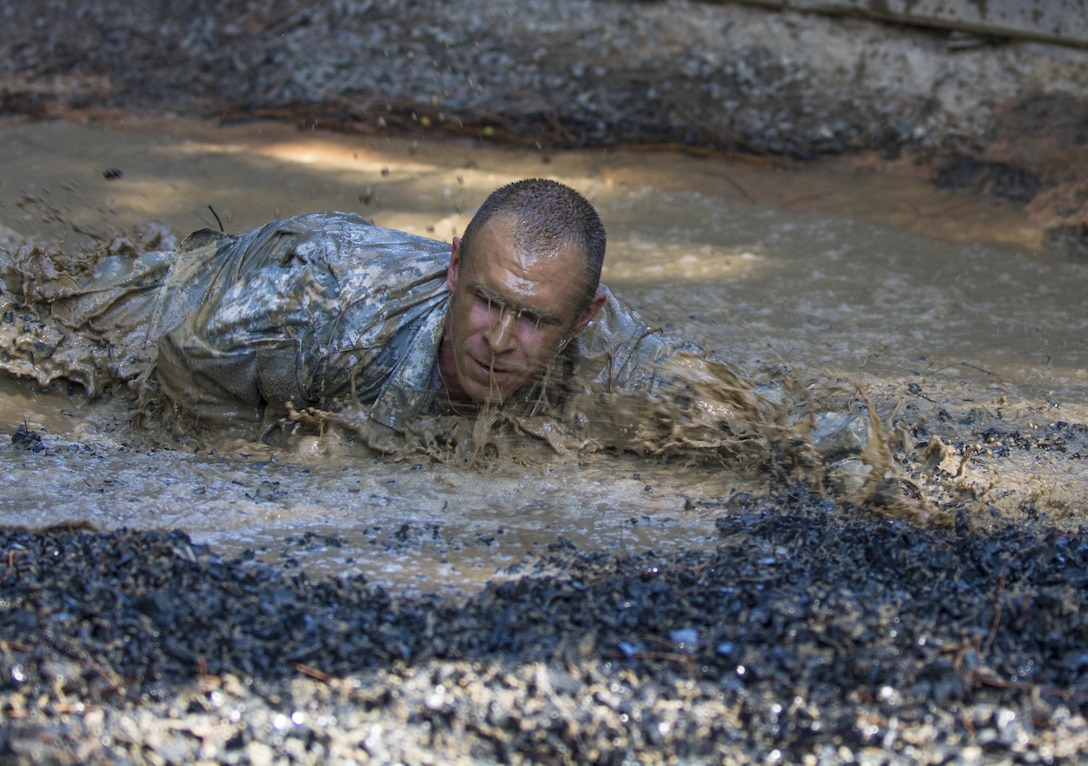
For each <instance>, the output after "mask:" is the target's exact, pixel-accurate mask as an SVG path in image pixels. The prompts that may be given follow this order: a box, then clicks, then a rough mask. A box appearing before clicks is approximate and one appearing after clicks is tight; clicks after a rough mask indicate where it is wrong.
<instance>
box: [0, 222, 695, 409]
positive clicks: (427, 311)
mask: <svg viewBox="0 0 1088 766" xmlns="http://www.w3.org/2000/svg"><path fill="white" fill-rule="evenodd" d="M449 254H450V246H449V244H447V243H443V242H439V241H437V240H431V239H427V238H423V237H418V236H415V235H412V234H408V233H406V232H402V231H397V230H393V229H387V228H382V227H378V226H374V225H372V224H371V223H369V222H368V221H366V220H364V219H363V218H361V217H359V216H356V215H353V214H345V213H314V214H308V215H303V216H299V217H296V218H291V219H286V220H282V221H273V222H271V223H268V224H266V225H264V226H262V227H260V228H258V229H256V230H254V231H252V232H249V233H247V234H242V235H227V234H221V233H218V232H214V231H211V230H208V229H204V230H201V231H198V232H195V233H194V234H192V235H190V236H189V237H188V238H186V239H185V240H184V241H183V242H182V243H181V245H180V246H179V247H178V248H177V250H176V252H175V253H174V254H173V255H172V256H170V257H167V255H166V254H165V253H147V254H145V255H143V256H142V257H140V258H138V259H136V260H134V261H132V262H130V263H128V264H118V263H112V264H109V268H99V269H98V270H97V271H96V272H95V273H94V274H93V275H92V276H91V278H90V279H88V280H84V281H82V282H81V281H79V280H73V279H71V278H69V277H68V276H66V275H60V276H58V277H55V278H53V279H51V280H45V281H39V282H34V281H33V280H31V282H32V283H33V284H34V285H36V289H37V292H36V293H35V294H34V296H33V297H34V298H35V299H36V300H37V301H39V302H41V303H44V304H47V305H48V306H49V309H50V312H51V317H50V321H51V322H54V323H56V322H59V323H60V324H61V325H63V326H64V327H67V328H72V329H77V330H84V329H86V328H88V327H94V328H96V329H95V338H96V341H97V342H99V343H100V344H101V343H105V342H106V341H107V338H108V331H109V329H110V328H111V327H112V328H113V329H114V330H115V331H116V332H118V333H120V335H123V336H124V337H126V338H129V339H130V340H132V341H133V342H132V343H130V344H129V347H128V348H127V349H126V352H127V354H128V356H129V357H132V358H133V359H135V360H137V361H134V362H133V363H132V364H133V368H132V369H133V371H136V370H137V368H138V367H139V364H140V363H141V362H142V363H143V364H145V365H147V367H148V369H147V371H146V372H145V373H144V377H153V378H154V379H156V380H157V382H158V385H159V386H160V387H161V391H162V393H163V394H164V395H165V396H166V397H167V399H168V400H169V401H170V402H172V403H173V404H174V405H175V406H176V407H178V408H179V409H181V410H182V411H185V412H188V413H190V414H192V415H194V416H196V417H197V418H199V419H202V420H206V421H208V420H211V421H214V420H238V421H243V422H253V421H256V420H259V419H260V418H262V417H263V416H264V411H265V408H266V407H267V406H269V405H272V406H273V407H275V408H283V407H285V406H286V405H287V404H288V403H291V404H292V405H293V406H294V407H296V408H301V407H306V406H317V407H321V408H326V409H335V408H336V406H337V405H338V404H343V403H345V402H361V403H363V404H366V405H369V415H370V417H371V418H372V419H373V420H375V421H376V422H379V423H382V424H384V425H387V426H390V427H394V428H399V427H402V426H404V425H405V424H406V423H408V422H410V421H411V420H412V419H414V418H417V417H419V416H420V415H421V414H424V413H427V412H432V411H435V410H441V409H443V407H444V406H446V407H448V406H452V405H450V404H449V403H448V401H447V402H443V397H442V396H436V393H437V392H438V390H439V388H440V387H439V386H438V385H436V383H437V375H436V374H435V363H436V359H437V354H438V349H439V346H440V344H441V341H442V336H443V331H444V327H445V320H446V315H447V311H448V308H449V293H448V291H447V288H446V282H445V279H446V269H447V266H448V264H449ZM601 290H602V292H603V293H604V294H605V296H606V303H605V305H604V307H603V308H602V310H601V311H600V312H599V314H598V315H597V317H596V318H595V319H594V320H593V321H592V322H591V323H590V324H589V326H588V327H587V328H586V329H585V330H584V331H583V332H582V333H581V334H580V335H579V336H577V337H576V338H574V339H572V340H571V341H569V342H568V343H567V344H566V345H565V346H564V347H563V349H562V350H561V351H560V353H559V355H558V357H557V358H556V360H555V362H554V364H553V365H551V366H550V367H549V368H548V369H546V370H544V371H543V373H542V374H541V376H540V377H539V379H538V380H537V381H535V382H534V383H533V384H532V385H530V386H527V387H526V388H525V389H523V390H522V391H521V392H519V394H518V395H517V396H516V397H514V401H511V402H508V406H511V407H515V408H519V409H520V410H521V411H522V412H533V411H539V410H540V409H541V408H543V407H545V406H557V405H559V404H560V403H561V401H562V400H563V399H564V398H565V397H566V396H568V395H569V394H571V393H572V392H575V391H582V392H584V391H588V390H594V391H604V392H612V391H617V390H649V389H652V388H654V387H655V386H656V385H658V384H659V383H660V380H659V378H658V375H659V371H660V369H661V368H660V363H661V362H662V361H663V360H664V359H666V358H667V357H669V356H670V354H672V353H673V352H674V351H676V350H679V349H688V350H692V349H693V348H694V347H691V346H689V345H688V344H684V343H682V342H680V341H677V340H675V339H672V338H669V337H667V336H665V335H663V334H662V333H660V332H658V331H656V330H654V329H653V328H651V327H649V326H648V325H646V324H645V323H644V322H643V321H642V320H641V319H640V318H639V316H638V315H637V314H636V313H635V312H633V311H631V310H629V309H627V308H625V307H624V306H622V305H621V304H620V303H619V302H618V301H617V300H616V299H615V297H614V296H613V295H612V294H611V292H609V291H608V290H607V288H604V287H602V288H601ZM141 333H142V337H141ZM75 345H78V344H75ZM134 348H135V349H137V350H138V353H136V352H133V349H134ZM41 355H42V356H48V355H49V353H48V349H44V350H42V351H41ZM11 356H12V354H9V353H8V351H7V349H6V348H5V352H4V359H3V363H4V366H5V368H6V369H8V370H9V371H12V372H16V373H19V374H27V366H28V365H27V363H26V360H25V359H24V360H22V361H23V364H22V365H18V364H12V363H11V362H12V360H11V359H9V357H11ZM93 361H95V362H98V363H100V362H102V359H101V356H98V357H95V358H94V360H93ZM111 363H112V364H116V360H115V359H114V360H113V361H112V362H111ZM30 366H32V367H33V366H34V361H33V360H32V361H31V362H30ZM119 377H122V378H124V377H126V375H125V374H121V375H119ZM128 377H131V375H129V376H128ZM83 378H84V379H85V380H87V381H93V380H94V376H93V375H92V374H90V373H88V374H85V375H84V376H83Z"/></svg>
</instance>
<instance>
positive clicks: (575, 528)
mask: <svg viewBox="0 0 1088 766" xmlns="http://www.w3.org/2000/svg"><path fill="white" fill-rule="evenodd" d="M0 154H2V155H3V156H4V157H5V162H4V167H3V170H2V173H3V175H2V179H0V222H2V223H3V224H4V225H5V226H6V227H8V228H9V229H10V230H11V231H12V232H14V233H15V234H17V235H22V236H24V237H35V238H39V239H57V238H63V239H64V240H65V242H66V243H67V246H69V247H79V246H87V245H88V244H89V243H90V242H92V241H94V240H99V239H103V238H107V237H109V236H111V234H112V232H113V231H115V230H117V229H118V228H120V227H124V226H127V225H131V224H133V223H135V222H137V221H140V220H156V221H161V222H163V223H166V224H168V225H169V226H171V227H172V228H173V229H174V230H175V231H176V232H177V233H178V234H179V235H180V234H184V233H187V232H188V231H190V230H192V229H195V228H198V227H200V226H206V225H212V226H214V225H215V219H214V215H213V213H212V212H211V210H210V209H209V207H208V206H209V205H211V206H212V207H213V208H214V211H215V213H216V214H218V216H219V217H220V218H221V219H222V221H223V224H224V226H225V228H226V229H227V230H228V231H244V230H246V229H249V228H251V227H254V226H256V225H259V224H260V223H263V222H265V221H266V220H269V219H271V218H275V217H282V216H287V215H292V214H295V213H300V212H305V211H311V210H320V209H340V210H352V211H360V212H362V213H363V215H365V216H367V217H369V218H371V219H372V220H374V221H375V222H376V223H378V224H381V225H385V226H392V227H397V228H403V229H406V230H409V231H413V232H415V233H419V234H425V235H430V236H433V237H436V238H439V239H443V240H448V239H449V238H450V237H451V236H452V235H453V234H456V233H460V231H461V230H462V229H463V227H464V225H465V224H466V223H467V221H468V218H469V216H470V215H471V213H472V211H473V210H474V209H475V206H476V205H478V204H479V203H480V202H481V201H482V200H483V198H484V197H485V196H486V195H487V193H488V192H489V191H491V190H492V189H494V188H495V187H497V186H499V185H501V184H502V183H505V182H507V181H510V180H514V179H516V178H520V177H525V176H530V175H546V176H549V177H554V178H557V179H559V180H562V181H564V182H566V183H569V184H571V185H573V186H575V187H576V188H578V189H580V190H581V191H583V192H584V193H585V194H586V195H587V196H588V197H589V198H590V199H591V201H593V202H594V204H595V205H596V206H597V207H598V209H599V210H600V212H601V215H602V218H603V219H604V222H605V224H606V226H607V228H608V231H609V255H608V258H609V262H608V264H607V265H606V268H605V274H604V281H605V282H606V283H607V284H608V285H609V286H610V287H612V288H613V290H614V291H615V292H616V293H617V294H618V295H619V296H620V297H621V298H622V299H624V300H626V301H627V302H629V303H630V304H632V305H634V306H636V307H637V308H638V309H639V310H640V311H641V312H642V313H643V314H644V316H645V317H646V318H647V319H648V320H650V321H651V322H655V323H659V324H661V325H663V326H665V327H666V328H667V329H668V330H669V332H671V333H674V334H676V335H680V336H684V337H688V338H690V339H692V340H695V341H697V342H699V343H700V344H702V345H703V346H705V347H706V348H707V349H708V350H710V351H712V352H713V353H715V354H717V355H718V356H720V357H722V358H725V359H728V360H730V361H732V362H734V363H736V364H737V365H739V366H740V367H742V368H744V369H747V370H750V371H753V373H756V372H757V371H758V370H760V369H762V368H764V367H767V366H772V365H781V364H785V365H787V366H789V367H790V368H791V369H792V370H793V371H794V372H795V373H796V374H798V375H800V376H802V377H809V376H811V377H814V378H819V379H820V380H823V381H828V380H831V381H834V380H836V379H839V380H842V381H845V382H846V383H847V385H848V387H849V386H851V385H857V386H858V387H859V388H860V390H861V391H863V392H864V393H865V394H866V395H867V396H868V397H869V399H871V400H872V402H873V403H874V405H875V406H876V408H877V411H878V412H879V413H880V414H881V416H882V418H883V419H884V421H885V424H886V426H887V427H888V428H889V431H894V430H895V428H896V427H899V428H900V429H901V430H904V431H910V429H911V428H913V427H914V426H917V425H919V424H921V425H924V426H925V427H926V428H927V429H929V433H930V434H932V433H936V434H938V435H940V437H941V438H942V439H943V441H944V442H945V443H947V444H950V445H952V447H951V448H950V450H949V451H948V453H947V454H946V455H945V456H944V460H942V461H941V462H940V465H939V466H937V465H935V466H932V467H931V468H932V470H931V471H930V474H931V475H932V476H933V477H934V478H939V479H941V480H942V481H943V482H944V486H945V490H946V491H955V492H959V493H961V494H962V495H964V496H970V497H971V498H972V500H973V502H974V503H975V505H974V507H976V508H977V509H978V512H979V513H980V514H982V513H983V512H986V513H989V514H990V515H991V516H993V515H994V514H997V515H1002V514H1003V515H1004V516H1005V517H1006V518H1009V519H1015V518H1016V514H1017V513H1019V512H1021V510H1022V508H1023V507H1024V506H1025V505H1032V504H1033V505H1034V507H1035V508H1036V509H1037V510H1039V511H1041V512H1044V513H1047V514H1048V515H1049V516H1051V517H1052V518H1053V519H1054V520H1055V521H1056V522H1058V523H1062V524H1073V525H1075V524H1078V523H1082V522H1083V521H1084V520H1085V511H1086V502H1085V498H1086V497H1088V470H1086V469H1085V467H1084V461H1083V459H1081V458H1080V457H1079V453H1077V452H1076V451H1075V449H1074V448H1075V447H1076V445H1072V446H1071V448H1070V449H1067V450H1066V451H1065V452H1062V451H1061V450H1057V449H1053V450H1043V451H1039V450H1035V451H1015V450H1014V451H1012V452H1011V453H1008V454H1005V453H1003V452H1000V451H998V450H996V449H995V448H993V447H992V446H989V445H988V443H987V441H986V439H985V438H984V437H985V434H986V429H987V428H989V427H991V426H994V425H1000V426H1001V427H1002V428H1003V429H1004V430H1005V431H1009V430H1015V431H1016V432H1017V433H1019V434H1021V435H1024V436H1025V438H1028V437H1030V438H1031V439H1036V440H1037V441H1038V440H1045V439H1048V438H1050V437H1051V436H1052V435H1053V433H1054V424H1055V423H1056V422H1058V421H1064V422H1068V423H1074V424H1083V423H1086V422H1088V342H1086V341H1085V338H1088V300H1086V297H1085V296H1088V266H1086V265H1085V264H1084V263H1074V262H1069V261H1061V260H1057V259H1053V258H1048V257H1045V256H1043V255H1041V254H1039V252H1038V251H1039V246H1040V242H1041V235H1040V232H1039V231H1038V230H1037V229H1036V228H1034V227H1033V226H1032V225H1031V223H1030V222H1029V221H1028V220H1027V218H1026V217H1025V216H1024V215H1023V213H1022V212H1021V211H1020V210H1019V209H1017V208H1015V207H1013V206H1010V205H1005V204H1002V203H998V202H994V201H990V200H984V199H978V198H974V197H970V196H966V195H959V194H954V193H951V192H940V191H936V190H934V189H932V188H931V187H930V186H928V185H927V184H925V183H924V182H922V181H920V180H916V179H912V178H911V177H910V175H909V174H907V173H904V172H902V171H903V169H898V172H896V173H887V172H885V173H880V174H877V173H872V172H868V171H865V170H862V169H860V168H858V167H854V166H851V165H848V164H847V163H845V162H842V161H840V162H834V163H827V164H825V165H822V166H816V167H809V168H806V169H798V168H792V167H785V166H782V165H779V164H771V163H767V162H758V163H757V162H742V161H738V160H729V159H726V158H714V157H702V158H699V157H688V156H683V155H678V154H654V153H646V152H627V153H624V152H585V153H553V154H545V153H543V152H533V151H522V150H518V151H513V150H507V149H499V148H488V149H483V148H480V147H474V146H471V145H468V144H457V143H450V142H434V143H422V144H420V143H418V142H412V141H401V140H387V139H374V138H359V137H356V138H352V137H345V136H336V135H327V134H317V133H312V132H299V131H294V130H292V129H290V128H287V127H285V126H281V125H270V124H264V125H259V124H258V125H248V126H238V127H235V128H230V129H220V128H217V127H215V126H212V125H209V124H207V123H198V122H189V121H169V120H167V121H163V120H158V121H137V122H132V121H129V122H117V123H111V124H109V125H104V126H75V125H67V124H60V123H56V124H34V125H17V124H8V125H4V126H0ZM110 168H116V169H119V170H121V171H122V176H121V177H120V178H118V179H115V180H107V179H106V178H105V177H104V176H103V173H104V171H105V170H107V169H110ZM5 236H8V235H7V234H5V232H4V231H3V229H0V242H2V241H3V239H4V237H5ZM12 236H14V235H12ZM127 418H128V410H127V407H126V405H125V403H124V402H122V401H120V400H118V399H115V400H113V401H108V402H93V403H89V402H86V401H83V400H82V399H81V398H80V397H69V396H67V395H66V394H65V392H63V391H58V390H52V391H50V392H42V391H37V390H35V389H34V388H33V387H32V386H30V385H27V384H24V383H12V382H10V381H8V382H5V383H4V385H3V388H2V389H0V423H4V424H6V425H5V426H4V427H5V428H7V429H8V432H9V433H11V432H14V431H15V429H16V427H17V426H18V425H19V424H21V423H23V422H24V419H25V421H26V422H27V423H28V424H29V425H30V426H31V427H32V428H34V429H41V428H44V429H45V431H46V432H47V433H46V435H45V437H44V438H45V443H46V444H47V445H48V449H47V450H45V451H44V452H41V453H33V452H28V451H24V450H17V449H15V448H14V447H13V446H9V445H7V444H6V443H5V445H4V447H3V448H0V481H2V482H3V484H4V486H5V487H6V489H5V491H4V492H3V494H2V495H0V521H2V522H3V523H6V524H18V525H26V526H31V527H37V526H43V525H47V524H53V523H58V522H62V521H87V522H89V523H91V524H92V525H94V526H95V527H97V528H100V529H114V528H117V527H122V526H128V527H171V528H172V527H179V528H182V529H184V530H186V531H188V532H189V533H190V534H191V535H192V536H193V537H194V538H195V539H196V540H197V541H200V542H206V543H209V544H212V545H213V546H214V547H215V548H216V549H217V550H219V551H221V552H223V553H224V554H235V553H238V552H240V551H242V550H244V549H246V548H251V549H254V550H255V551H257V553H258V554H259V555H265V553H267V554H268V555H272V552H276V551H279V552H281V553H278V554H277V555H282V551H283V550H285V549H286V550H289V551H290V552H291V554H292V555H293V556H294V557H295V558H296V560H297V561H298V563H299V565H300V566H302V567H304V568H305V569H306V570H307V571H309V572H311V573H314V574H321V573H336V574H347V573H356V572H361V573H363V574H366V575H367V576H368V577H371V578H373V579H375V580H376V581H378V582H383V583H390V584H393V583H399V584H406V585H410V586H412V587H418V588H423V589H432V588H435V589H443V588H446V587H451V588H459V587H467V586H471V585H472V584H474V583H478V582H482V581H484V580H487V579H489V578H492V577H494V576H496V574H497V573H499V574H501V573H503V572H506V571H510V572H513V571H520V570H519V569H518V565H527V566H531V565H532V564H533V563H534V562H536V561H538V560H539V557H540V556H541V555H544V554H555V555H558V556H560V557H562V556H563V555H564V553H568V552H569V551H570V550H572V549H571V547H570V544H573V545H574V546H576V547H577V548H579V549H583V550H585V549H609V550H617V551H629V552H632V553H635V552H640V551H642V550H645V549H647V548H655V549H658V550H661V549H667V548H669V547H678V546H699V545H709V544H712V543H713V541H714V538H715V528H714V523H713V522H714V519H715V518H716V517H717V516H718V515H720V514H722V513H725V512H728V511H727V510H726V508H725V504H726V501H727V499H728V498H729V497H730V496H731V495H733V494H734V493H738V492H748V491H752V492H755V491H758V489H759V487H760V486H762V485H764V484H765V483H766V482H767V479H765V478H762V477H759V476H751V475H745V474H743V473H738V472H733V471H731V470H728V468H727V467H722V468H711V467H707V466H706V465H699V466H690V465H679V464H677V463H676V462H675V461H672V462H669V461H665V460H660V459H650V458H637V457H634V456H627V455H615V454H599V455H590V456H583V457H582V458H572V457H560V456H554V455H547V456H542V457H540V458H539V459H536V460H533V461H530V464H529V465H524V464H522V463H504V464H500V465H497V466H495V465H492V466H489V467H486V468H466V467H464V466H461V465H453V464H441V463H434V462H431V461H425V462H391V461H383V460H377V459H374V458H368V457H363V456H361V455H359V454H358V451H357V450H353V449H352V448H351V447H350V446H349V445H345V444H340V443H337V442H336V440H335V439H333V438H329V439H326V440H323V441H318V440H302V441H300V442H299V443H298V444H297V445H295V447H294V448H293V450H292V451H290V452H284V451H273V450H271V449H269V448H267V447H264V446H263V445H255V444H241V445H234V446H233V447H232V448H230V449H226V450H221V451H220V454H209V453H197V454H193V453H190V452H186V451H177V450H164V449H150V448H148V447H147V446H146V444H147V440H146V439H145V438H144V434H141V432H140V431H139V430H138V429H133V427H131V426H130V425H129V424H128V422H127ZM916 439H917V437H911V436H910V435H909V434H908V436H907V437H906V438H905V439H904V444H905V446H906V447H907V449H906V452H910V451H911V448H912V445H913V442H914V441H915V440H916ZM923 441H924V439H923ZM976 447H977V450H976V449H975V448H976ZM935 462H936V461H935ZM961 463H962V465H961ZM957 473H958V474H959V475H955V474H957Z"/></svg>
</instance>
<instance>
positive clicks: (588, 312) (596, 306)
mask: <svg viewBox="0 0 1088 766" xmlns="http://www.w3.org/2000/svg"><path fill="white" fill-rule="evenodd" d="M606 300H608V298H607V297H606V296H605V294H604V293H597V294H596V295H594V296H593V300H592V301H590V303H589V305H588V306H586V308H585V310H584V311H583V312H582V314H581V316H579V317H578V323H577V324H576V325H575V326H574V333H573V334H574V335H577V334H578V333H580V332H581V331H582V330H584V329H585V328H586V325H587V324H589V323H590V321H592V320H593V317H595V316H597V312H598V311H600V310H601V307H602V306H604V304H605V301H606Z"/></svg>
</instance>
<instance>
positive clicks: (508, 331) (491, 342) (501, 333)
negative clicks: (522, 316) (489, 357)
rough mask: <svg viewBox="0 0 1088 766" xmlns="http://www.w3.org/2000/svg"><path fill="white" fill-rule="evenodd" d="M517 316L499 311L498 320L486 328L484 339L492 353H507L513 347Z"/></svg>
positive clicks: (510, 312) (502, 310)
mask: <svg viewBox="0 0 1088 766" xmlns="http://www.w3.org/2000/svg"><path fill="white" fill-rule="evenodd" d="M517 321H518V317H517V314H516V313H515V312H513V311H509V310H507V309H505V308H504V309H501V310H500V311H499V316H498V318H497V319H496V320H495V321H494V322H492V323H491V325H490V326H489V327H488V328H487V333H486V334H485V336H484V337H485V338H487V345H488V346H490V347H491V351H492V352H493V353H496V354H499V353H502V352H503V351H509V350H510V348H512V347H513V345H514V333H515V330H516V329H517Z"/></svg>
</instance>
